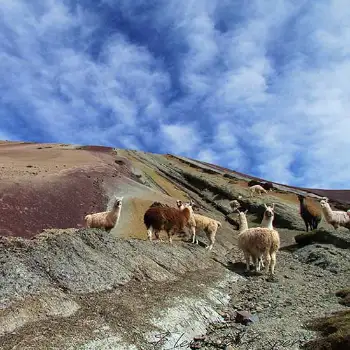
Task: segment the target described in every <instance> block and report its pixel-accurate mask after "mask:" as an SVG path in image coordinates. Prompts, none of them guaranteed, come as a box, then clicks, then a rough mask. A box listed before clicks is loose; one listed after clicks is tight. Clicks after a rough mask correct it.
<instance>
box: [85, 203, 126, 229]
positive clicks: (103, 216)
mask: <svg viewBox="0 0 350 350" xmlns="http://www.w3.org/2000/svg"><path fill="white" fill-rule="evenodd" d="M122 200H123V197H120V198H118V197H115V201H114V204H113V208H112V209H111V210H109V211H104V212H101V213H94V214H88V215H86V216H85V218H84V219H85V222H86V227H88V228H101V229H104V230H106V231H107V232H110V231H111V230H112V228H113V227H115V226H117V224H118V222H119V218H120V213H121V210H122Z"/></svg>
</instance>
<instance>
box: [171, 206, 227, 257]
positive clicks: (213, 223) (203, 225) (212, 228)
mask: <svg viewBox="0 0 350 350" xmlns="http://www.w3.org/2000/svg"><path fill="white" fill-rule="evenodd" d="M190 204H192V202H190ZM176 205H177V207H178V208H179V209H180V210H183V209H184V204H183V203H182V202H181V201H180V200H177V201H176ZM193 218H194V223H195V225H194V226H193V225H191V223H190V228H191V231H192V243H196V244H198V239H197V238H196V229H199V230H201V229H202V230H203V231H204V232H205V233H206V235H207V238H208V240H209V244H208V245H207V246H206V247H205V249H208V250H212V249H213V245H214V243H215V237H216V232H217V230H218V228H219V227H221V226H222V225H221V222H220V221H217V220H214V219H211V218H208V217H206V216H204V215H200V214H193Z"/></svg>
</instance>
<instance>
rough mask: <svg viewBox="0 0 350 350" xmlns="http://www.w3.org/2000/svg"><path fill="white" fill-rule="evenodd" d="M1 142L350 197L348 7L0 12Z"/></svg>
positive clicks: (79, 4)
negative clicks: (191, 167) (122, 155)
mask: <svg viewBox="0 0 350 350" xmlns="http://www.w3.org/2000/svg"><path fill="white" fill-rule="evenodd" d="M0 62H1V64H0V77H1V78H0V139H3V140H20V141H33V142H59V143H61V142H62V143H73V144H94V145H106V146H111V147H117V148H127V149H135V150H142V151H147V152H155V153H171V154H175V155H181V156H187V157H191V158H194V159H199V160H202V161H206V162H210V163H214V164H218V165H221V166H224V167H228V168H230V169H233V170H237V171H240V172H243V173H247V174H250V175H253V176H258V177H262V178H265V179H268V180H271V181H276V182H280V183H285V184H290V185H295V186H303V187H315V188H350V137H349V132H350V6H349V3H348V1H347V0H329V1H326V0H318V1H306V0H275V1H265V0H240V1H238V0H196V1H193V0H132V1H130V0H119V1H115V0H84V1H83V0H80V1H79V0H76V1H73V0H71V1H70V0H40V1H30V0H27V1H24V0H11V1H1V2H0Z"/></svg>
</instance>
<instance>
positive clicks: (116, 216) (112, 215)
mask: <svg viewBox="0 0 350 350" xmlns="http://www.w3.org/2000/svg"><path fill="white" fill-rule="evenodd" d="M121 209H122V208H121V207H118V208H114V209H112V210H111V211H110V212H109V215H108V216H109V217H110V219H111V220H112V221H113V222H114V221H115V224H114V226H116V225H117V224H118V221H119V218H120V212H121Z"/></svg>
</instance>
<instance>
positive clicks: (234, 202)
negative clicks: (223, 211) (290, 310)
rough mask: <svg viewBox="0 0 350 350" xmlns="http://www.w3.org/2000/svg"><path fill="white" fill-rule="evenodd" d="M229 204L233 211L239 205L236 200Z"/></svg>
mask: <svg viewBox="0 0 350 350" xmlns="http://www.w3.org/2000/svg"><path fill="white" fill-rule="evenodd" d="M229 204H230V207H231V208H232V210H233V211H235V210H236V209H238V208H239V207H240V204H239V202H238V200H237V199H234V200H232V201H231V202H230V203H229Z"/></svg>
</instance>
